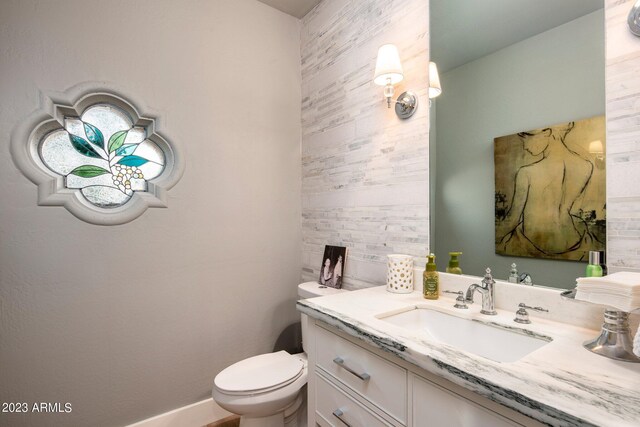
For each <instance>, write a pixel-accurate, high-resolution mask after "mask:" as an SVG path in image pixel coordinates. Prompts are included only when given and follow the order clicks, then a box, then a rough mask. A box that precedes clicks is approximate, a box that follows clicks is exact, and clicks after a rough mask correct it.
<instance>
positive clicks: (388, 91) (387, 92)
mask: <svg viewBox="0 0 640 427" xmlns="http://www.w3.org/2000/svg"><path fill="white" fill-rule="evenodd" d="M393 93H394V89H393V84H392V83H391V78H387V84H386V85H385V87H384V96H385V98H387V108H391V98H393Z"/></svg>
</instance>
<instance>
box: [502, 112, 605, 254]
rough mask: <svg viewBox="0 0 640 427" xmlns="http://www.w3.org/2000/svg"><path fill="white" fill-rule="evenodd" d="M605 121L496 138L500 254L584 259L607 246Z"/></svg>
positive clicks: (590, 120)
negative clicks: (592, 251) (591, 252)
mask: <svg viewBox="0 0 640 427" xmlns="http://www.w3.org/2000/svg"><path fill="white" fill-rule="evenodd" d="M604 126H605V121H604V116H600V117H594V118H591V119H586V120H581V121H576V122H568V123H561V124H558V125H554V126H549V127H546V128H541V129H535V130H530V131H526V132H519V133H517V134H514V135H509V136H504V137H500V138H496V139H495V140H494V142H495V151H494V156H495V184H496V186H495V230H496V235H495V244H496V253H497V254H502V255H513V256H528V257H535V258H551V259H565V260H586V259H587V258H588V253H589V251H591V250H603V249H604V245H605V240H606V227H605V209H606V206H605V203H606V198H605V171H604V161H603V156H604V141H605V128H604ZM594 147H599V148H598V149H597V150H594Z"/></svg>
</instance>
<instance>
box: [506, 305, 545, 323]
mask: <svg viewBox="0 0 640 427" xmlns="http://www.w3.org/2000/svg"><path fill="white" fill-rule="evenodd" d="M527 309H529V310H534V311H538V312H542V311H544V312H546V313H548V312H549V310H547V309H546V308H542V307H530V306H528V305H526V304H525V303H523V302H521V303H520V304H518V311H516V317H515V319H513V321H514V322H516V323H524V324H529V323H531V320H529V312H527Z"/></svg>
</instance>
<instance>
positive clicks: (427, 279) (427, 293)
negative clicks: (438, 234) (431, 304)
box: [422, 254, 440, 299]
mask: <svg viewBox="0 0 640 427" xmlns="http://www.w3.org/2000/svg"><path fill="white" fill-rule="evenodd" d="M427 259H428V261H427V266H426V268H425V270H424V273H423V274H422V292H423V296H424V297H425V298H426V299H438V297H439V296H440V293H439V291H440V278H439V277H438V272H437V271H436V256H435V255H434V254H429V255H428V256H427Z"/></svg>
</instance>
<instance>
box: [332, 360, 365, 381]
mask: <svg viewBox="0 0 640 427" xmlns="http://www.w3.org/2000/svg"><path fill="white" fill-rule="evenodd" d="M333 363H335V364H336V365H338V366H340V367H341V368H342V369H344V370H345V371H347V372H349V373H351V374H353V375H355V376H356V377H358V378H360V379H361V380H362V381H367V380H368V379H369V378H371V375H369V374H367V373H366V372H363V373H362V374H359V373H357V372H356V371H354V370H353V369H351V368H350V367H348V366H347V365H345V364H344V360H343V359H342V358H341V357H336V358H335V359H333Z"/></svg>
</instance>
